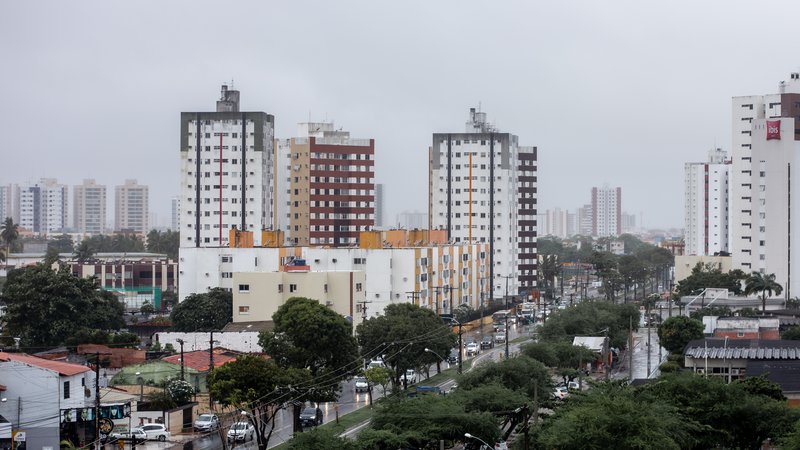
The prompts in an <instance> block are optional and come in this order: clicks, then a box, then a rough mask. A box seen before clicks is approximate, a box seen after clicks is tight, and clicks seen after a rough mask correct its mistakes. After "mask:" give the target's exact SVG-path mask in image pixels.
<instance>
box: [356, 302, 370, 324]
mask: <svg viewBox="0 0 800 450" xmlns="http://www.w3.org/2000/svg"><path fill="white" fill-rule="evenodd" d="M356 303H357V304H359V305H361V322H365V321H366V320H367V304H368V303H372V302H371V301H369V300H362V301H360V302H356Z"/></svg>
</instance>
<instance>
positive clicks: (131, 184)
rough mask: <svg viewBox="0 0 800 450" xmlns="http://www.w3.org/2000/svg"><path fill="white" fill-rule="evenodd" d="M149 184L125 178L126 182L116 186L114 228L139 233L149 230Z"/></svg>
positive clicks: (145, 232)
mask: <svg viewBox="0 0 800 450" xmlns="http://www.w3.org/2000/svg"><path fill="white" fill-rule="evenodd" d="M148 191H149V190H148V188H147V186H144V185H141V184H138V183H137V182H136V180H125V184H124V185H122V186H117V187H116V192H115V195H114V197H115V203H114V229H115V230H116V231H127V232H133V233H139V234H147V232H148V216H149V209H150V202H149V192H148Z"/></svg>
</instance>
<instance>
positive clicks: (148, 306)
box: [139, 301, 156, 317]
mask: <svg viewBox="0 0 800 450" xmlns="http://www.w3.org/2000/svg"><path fill="white" fill-rule="evenodd" d="M139 312H140V313H142V314H144V316H145V317H147V316H149V315H150V314H153V313H154V312H156V309H155V308H154V307H153V304H152V303H150V302H149V301H145V302H144V303H142V307H141V308H139Z"/></svg>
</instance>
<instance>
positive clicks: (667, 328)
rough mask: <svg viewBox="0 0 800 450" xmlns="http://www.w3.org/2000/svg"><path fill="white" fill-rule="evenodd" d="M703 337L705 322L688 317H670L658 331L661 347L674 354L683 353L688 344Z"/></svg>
mask: <svg viewBox="0 0 800 450" xmlns="http://www.w3.org/2000/svg"><path fill="white" fill-rule="evenodd" d="M703 336H704V335H703V322H700V321H699V320H697V319H692V318H690V317H686V316H676V317H670V318H669V319H667V320H665V321H664V323H662V324H661V327H659V329H658V339H659V341H660V342H661V345H662V346H663V347H664V348H665V349H667V350H669V351H670V352H673V353H675V352H681V351H683V349H684V347H686V344H688V343H689V342H690V341H692V340H695V339H703Z"/></svg>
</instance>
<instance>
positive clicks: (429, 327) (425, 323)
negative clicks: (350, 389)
mask: <svg viewBox="0 0 800 450" xmlns="http://www.w3.org/2000/svg"><path fill="white" fill-rule="evenodd" d="M356 334H357V336H358V343H359V345H361V349H362V352H363V356H364V357H365V358H367V359H369V358H373V357H375V356H378V355H384V362H385V363H386V364H387V365H388V366H389V367H390V368H391V369H392V372H393V374H392V379H393V381H394V383H395V385H398V384H399V380H400V375H401V374H402V373H404V372H405V371H406V369H418V368H420V367H423V366H429V365H431V364H435V363H436V362H437V361H439V358H438V357H437V356H436V354H439V355H447V354H449V353H450V350H451V349H452V348H453V347H455V345H456V342H457V340H458V338H457V336H456V335H455V334H454V333H453V331H452V329H451V327H450V326H448V325H446V324H444V323H442V320H441V319H440V318H439V317H437V316H436V313H434V312H433V311H431V310H430V309H425V308H420V307H419V306H416V305H413V304H410V303H396V304H391V305H389V306H387V307H386V310H385V311H384V314H383V315H382V316H378V317H373V318H370V319H367V320H366V321H365V322H363V323H361V324H360V325H359V326H358V328H357V333H356ZM426 348H428V349H430V350H432V352H426V351H425V349H426ZM434 352H435V353H434Z"/></svg>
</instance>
